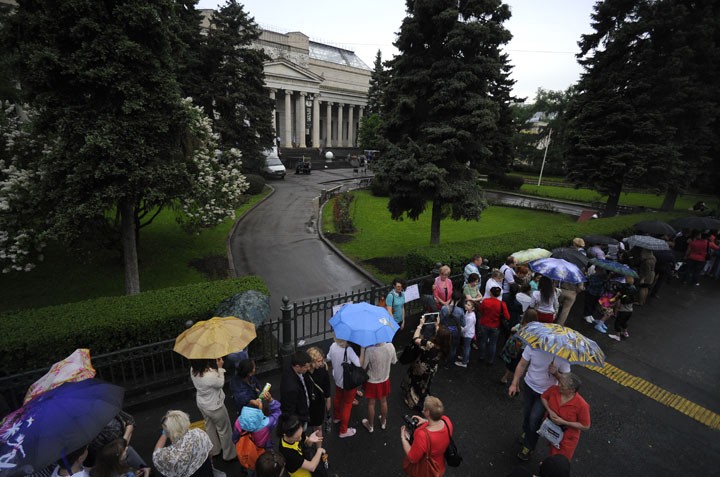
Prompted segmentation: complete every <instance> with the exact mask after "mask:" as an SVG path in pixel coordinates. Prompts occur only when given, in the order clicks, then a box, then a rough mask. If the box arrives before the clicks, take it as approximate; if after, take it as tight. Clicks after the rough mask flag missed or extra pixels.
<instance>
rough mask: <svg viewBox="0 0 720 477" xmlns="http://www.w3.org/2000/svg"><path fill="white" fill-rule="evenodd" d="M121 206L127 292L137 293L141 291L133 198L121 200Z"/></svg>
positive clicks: (128, 293) (130, 293)
mask: <svg viewBox="0 0 720 477" xmlns="http://www.w3.org/2000/svg"><path fill="white" fill-rule="evenodd" d="M119 207H120V227H121V235H122V247H123V262H124V265H125V294H126V295H137V294H138V293H140V272H139V270H138V257H137V244H136V242H135V206H134V202H133V201H132V200H129V199H123V200H121V201H120V204H119Z"/></svg>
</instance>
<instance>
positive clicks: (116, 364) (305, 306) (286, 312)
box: [0, 275, 459, 409]
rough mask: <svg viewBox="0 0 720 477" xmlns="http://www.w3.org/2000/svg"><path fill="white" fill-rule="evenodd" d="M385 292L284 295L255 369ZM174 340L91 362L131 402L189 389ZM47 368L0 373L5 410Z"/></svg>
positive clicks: (260, 343)
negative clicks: (345, 307) (348, 306)
mask: <svg viewBox="0 0 720 477" xmlns="http://www.w3.org/2000/svg"><path fill="white" fill-rule="evenodd" d="M458 277H459V276H456V277H453V279H457V278H458ZM432 278H433V275H427V276H424V277H419V278H414V279H411V280H408V281H407V285H408V286H410V285H416V284H417V285H420V286H421V293H423V291H425V292H427V289H426V290H423V288H425V286H424V285H423V282H425V281H427V280H430V279H432ZM389 291H390V286H382V287H373V288H366V289H364V290H360V291H353V292H348V293H344V294H339V295H331V296H329V297H322V298H316V299H309V300H302V301H300V302H295V303H292V304H290V302H289V300H285V301H284V306H283V309H282V317H281V318H280V319H274V320H270V321H268V322H266V323H263V324H262V325H260V326H258V327H257V328H256V331H257V338H256V339H255V340H254V341H253V342H252V343H251V344H250V346H249V349H248V351H249V354H250V357H251V358H252V359H254V360H255V361H256V363H257V367H258V370H262V371H267V370H272V369H275V368H277V367H279V366H280V365H281V360H282V358H283V356H286V355H288V354H291V353H292V352H294V351H295V350H296V349H297V348H302V347H304V346H307V345H309V344H312V343H317V342H320V341H324V340H327V339H330V338H332V336H333V335H332V328H331V327H330V324H329V321H330V318H331V317H332V315H333V311H332V310H333V307H334V306H336V305H341V304H343V303H347V302H361V301H366V302H369V303H377V301H378V299H379V298H380V297H384V296H386V295H387V294H388V293H389ZM421 302H422V300H415V301H412V302H410V303H407V304H406V305H405V306H406V308H405V312H406V316H408V317H409V316H413V315H416V314H419V313H421V312H422V311H423V305H422V303H421ZM174 344H175V340H174V339H170V340H166V341H161V342H157V343H150V344H146V345H142V346H137V347H134V348H128V349H123V350H119V351H114V352H112V353H106V354H100V355H96V356H93V357H92V363H93V367H94V368H95V370H96V372H97V377H98V378H100V379H103V380H105V381H108V382H111V383H114V384H117V385H119V386H122V387H124V388H125V396H126V404H129V405H132V404H135V403H139V402H142V401H145V400H148V399H154V398H156V397H158V396H161V395H168V394H172V393H176V392H180V391H183V390H186V389H191V388H192V383H191V381H190V373H189V362H188V361H187V360H186V359H185V358H184V357H182V356H181V355H179V354H178V353H175V352H174V351H173V346H174ZM58 359H60V357H59V358H58ZM48 369H49V368H42V369H35V370H32V371H27V372H24V373H19V374H15V375H12V376H5V377H1V378H0V396H1V397H2V399H4V400H5V402H6V403H7V406H8V407H9V409H16V408H18V407H20V406H21V405H22V401H23V398H24V396H25V393H26V392H27V389H28V387H29V386H30V385H31V384H32V383H34V382H35V381H37V380H38V379H39V378H40V377H42V376H43V375H44V374H45V373H47V371H48Z"/></svg>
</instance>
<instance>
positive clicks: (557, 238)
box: [405, 213, 678, 277]
mask: <svg viewBox="0 0 720 477" xmlns="http://www.w3.org/2000/svg"><path fill="white" fill-rule="evenodd" d="M677 215H678V214H676V213H645V214H633V215H623V216H617V217H611V218H607V219H596V220H588V221H586V222H576V223H573V224H569V225H567V226H565V227H562V228H555V229H543V230H528V231H527V232H525V233H522V234H518V233H510V234H503V235H497V236H494V237H488V238H482V239H480V238H476V239H473V240H467V241H463V242H452V243H448V244H440V245H426V246H422V247H418V248H416V249H414V250H412V251H410V252H409V253H408V254H407V255H406V256H405V267H406V271H407V276H408V277H418V276H423V275H427V274H428V273H429V271H430V270H431V269H432V268H433V267H434V265H435V263H437V262H440V263H443V264H445V265H449V266H450V267H451V268H452V271H453V274H455V273H461V272H462V270H463V267H464V266H465V264H466V263H468V261H469V260H470V258H471V257H472V256H473V255H475V254H476V253H479V254H481V255H482V256H483V258H485V259H489V260H490V264H491V265H492V266H493V267H499V266H500V265H501V264H502V261H503V260H504V259H505V257H507V256H508V255H510V254H511V253H513V252H517V251H519V250H525V249H528V248H534V247H541V248H545V249H547V250H552V249H553V248H556V247H566V246H569V245H570V242H571V241H572V239H573V238H574V237H582V236H584V235H612V236H620V237H627V236H629V235H632V226H633V225H634V224H636V223H638V222H640V221H642V220H671V219H672V218H674V217H676V216H677Z"/></svg>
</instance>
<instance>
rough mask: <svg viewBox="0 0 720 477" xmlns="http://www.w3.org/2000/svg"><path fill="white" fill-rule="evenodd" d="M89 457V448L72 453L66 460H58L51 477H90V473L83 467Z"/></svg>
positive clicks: (82, 448)
mask: <svg viewBox="0 0 720 477" xmlns="http://www.w3.org/2000/svg"><path fill="white" fill-rule="evenodd" d="M87 456H88V448H87V446H84V447H81V448H80V449H76V450H74V451H72V452H70V453H69V454H68V455H66V456H65V458H64V459H60V460H58V462H57V467H55V470H53V473H52V475H50V477H90V473H89V472H88V471H87V469H86V468H85V467H84V466H83V464H84V463H85V459H86V458H87Z"/></svg>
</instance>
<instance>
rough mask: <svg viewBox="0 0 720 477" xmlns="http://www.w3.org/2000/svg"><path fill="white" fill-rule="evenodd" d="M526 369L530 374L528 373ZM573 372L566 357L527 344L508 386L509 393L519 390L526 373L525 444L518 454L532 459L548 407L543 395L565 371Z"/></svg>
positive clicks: (511, 395) (524, 400)
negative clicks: (543, 402) (542, 398)
mask: <svg viewBox="0 0 720 477" xmlns="http://www.w3.org/2000/svg"><path fill="white" fill-rule="evenodd" d="M525 371H527V374H525ZM569 372H570V363H569V362H568V361H567V360H566V359H563V358H560V357H557V356H554V355H552V354H550V353H547V352H545V351H541V350H540V349H535V348H533V347H532V346H526V347H525V350H524V351H523V354H522V358H520V362H519V363H518V364H517V367H516V368H515V374H514V375H513V380H512V383H511V384H510V388H509V389H508V395H509V396H510V397H513V396H515V395H516V394H517V393H518V392H519V391H520V378H522V377H523V375H525V379H524V381H525V389H524V390H523V433H522V436H521V438H522V441H523V447H522V449H521V450H520V452H519V453H518V455H517V457H518V459H520V460H523V461H527V460H530V454H531V453H532V452H533V451H534V450H535V446H536V445H537V441H538V434H537V430H538V429H540V424H541V423H542V419H543V415H544V413H545V408H544V407H543V404H542V400H541V396H542V394H543V393H544V392H545V391H547V390H548V389H549V388H550V386H554V385H556V384H557V382H558V381H557V380H558V378H559V377H560V376H561V375H562V373H569Z"/></svg>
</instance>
